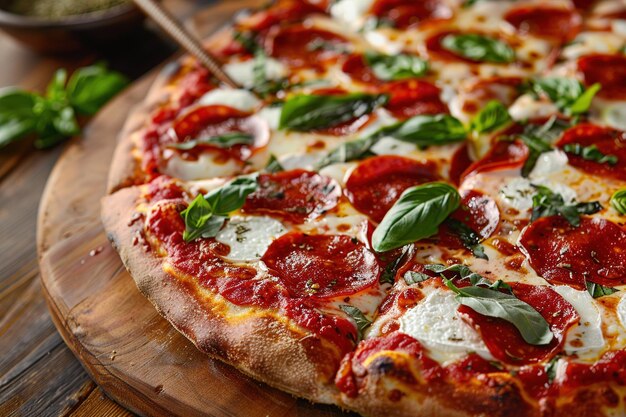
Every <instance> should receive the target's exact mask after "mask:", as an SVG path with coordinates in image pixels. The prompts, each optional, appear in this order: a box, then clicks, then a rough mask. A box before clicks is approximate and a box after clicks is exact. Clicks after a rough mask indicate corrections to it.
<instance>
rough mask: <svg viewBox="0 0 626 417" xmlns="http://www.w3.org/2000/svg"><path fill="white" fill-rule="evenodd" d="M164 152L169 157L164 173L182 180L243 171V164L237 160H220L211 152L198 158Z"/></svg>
mask: <svg viewBox="0 0 626 417" xmlns="http://www.w3.org/2000/svg"><path fill="white" fill-rule="evenodd" d="M164 154H165V155H166V158H167V165H166V166H165V168H163V173H164V174H166V175H169V176H171V177H174V178H180V179H181V180H202V179H206V178H213V177H225V176H231V175H235V174H238V173H239V172H240V171H241V166H240V165H239V164H238V163H237V162H236V161H235V160H232V159H229V160H227V161H225V162H224V161H218V160H217V159H216V155H214V154H212V153H209V152H207V153H203V154H201V155H200V156H198V159H197V160H186V159H183V158H181V156H180V154H179V153H178V152H170V151H169V150H168V151H166V152H165V153H164Z"/></svg>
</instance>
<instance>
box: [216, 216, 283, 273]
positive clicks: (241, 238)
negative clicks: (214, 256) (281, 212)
mask: <svg viewBox="0 0 626 417" xmlns="http://www.w3.org/2000/svg"><path fill="white" fill-rule="evenodd" d="M286 232H287V229H286V228H285V227H284V226H283V224H282V223H281V222H279V221H278V220H276V219H272V218H270V217H256V216H251V217H240V216H235V217H232V218H231V219H230V220H229V221H228V222H227V223H226V225H225V226H224V227H223V228H222V229H221V230H220V231H219V232H218V234H217V236H215V240H217V241H218V242H220V243H223V244H225V245H228V246H229V247H230V252H229V253H228V255H227V256H225V258H226V259H228V260H230V261H235V262H252V261H257V260H259V259H260V258H261V257H262V256H263V254H264V253H265V252H266V251H267V248H268V247H269V245H270V244H271V243H272V242H273V241H274V240H275V239H276V238H278V237H279V236H281V235H283V234H284V233H286Z"/></svg>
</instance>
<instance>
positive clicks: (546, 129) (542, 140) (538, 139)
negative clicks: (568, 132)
mask: <svg viewBox="0 0 626 417" xmlns="http://www.w3.org/2000/svg"><path fill="white" fill-rule="evenodd" d="M567 127H568V125H567V124H566V123H565V122H563V121H560V120H559V119H558V118H557V117H556V116H553V117H551V118H550V119H549V120H548V121H546V122H545V123H544V124H543V125H539V126H537V125H534V124H529V125H527V126H526V127H525V128H524V132H523V133H522V134H521V135H519V136H518V137H519V139H521V140H522V141H523V142H524V144H525V145H526V146H527V147H528V151H529V153H528V158H527V159H526V161H525V162H524V166H523V167H522V176H523V177H528V175H530V173H531V172H532V170H533V168H534V167H535V164H536V163H537V159H539V156H540V155H541V154H542V153H544V152H550V151H551V150H552V145H551V144H552V143H553V142H554V141H555V140H556V139H557V138H558V137H559V136H561V134H562V133H563V131H564V130H565V129H566V128H567Z"/></svg>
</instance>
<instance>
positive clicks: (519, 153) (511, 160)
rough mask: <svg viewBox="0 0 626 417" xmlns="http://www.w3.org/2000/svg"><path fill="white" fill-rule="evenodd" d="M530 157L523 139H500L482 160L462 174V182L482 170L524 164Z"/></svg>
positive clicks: (508, 167) (509, 167)
mask: <svg viewBox="0 0 626 417" xmlns="http://www.w3.org/2000/svg"><path fill="white" fill-rule="evenodd" d="M527 158H528V147H527V146H526V145H525V144H524V142H522V141H521V140H514V141H512V142H509V141H504V140H499V141H497V142H496V143H495V144H494V145H493V146H492V147H491V150H489V152H487V154H486V155H485V156H484V157H483V158H482V159H480V160H478V161H476V162H474V163H473V164H472V165H470V167H469V168H467V169H466V170H465V172H464V173H463V174H462V175H461V182H462V181H463V180H464V179H465V178H467V177H469V176H471V175H475V174H479V173H481V172H491V171H500V170H506V169H515V168H519V167H521V166H522V165H524V162H525V161H526V159H527Z"/></svg>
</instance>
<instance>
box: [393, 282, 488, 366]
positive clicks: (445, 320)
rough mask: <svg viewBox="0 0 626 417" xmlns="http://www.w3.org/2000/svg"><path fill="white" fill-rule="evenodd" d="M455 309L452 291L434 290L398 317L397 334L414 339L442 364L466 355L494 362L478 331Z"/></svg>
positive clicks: (456, 304) (455, 304)
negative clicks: (474, 353)
mask: <svg viewBox="0 0 626 417" xmlns="http://www.w3.org/2000/svg"><path fill="white" fill-rule="evenodd" d="M458 307H459V303H458V302H457V301H456V300H455V299H454V293H453V292H452V291H446V290H443V289H435V290H433V291H432V292H431V293H430V294H428V296H427V297H426V298H425V299H424V300H422V302H420V303H419V304H418V305H417V306H415V307H413V308H411V309H410V310H408V311H407V312H406V313H405V314H404V315H403V316H402V317H401V318H400V331H401V332H403V333H406V334H408V335H409V336H411V337H413V338H415V339H417V340H418V341H419V342H420V343H422V344H423V345H424V346H425V347H426V348H428V349H429V350H430V352H429V354H430V356H431V357H432V358H433V359H435V360H436V361H438V362H441V363H444V362H449V361H453V360H458V359H460V358H462V357H464V356H465V355H467V353H469V352H476V353H477V354H479V355H480V356H482V357H483V358H485V359H488V360H493V356H492V355H491V353H489V350H488V349H487V346H486V345H485V343H484V342H483V340H482V338H481V337H480V335H479V334H478V332H477V331H476V330H474V329H473V328H472V327H471V326H470V325H468V324H467V323H465V322H464V321H463V320H462V319H461V318H460V317H458V316H457V314H456V310H457V308H458Z"/></svg>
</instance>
